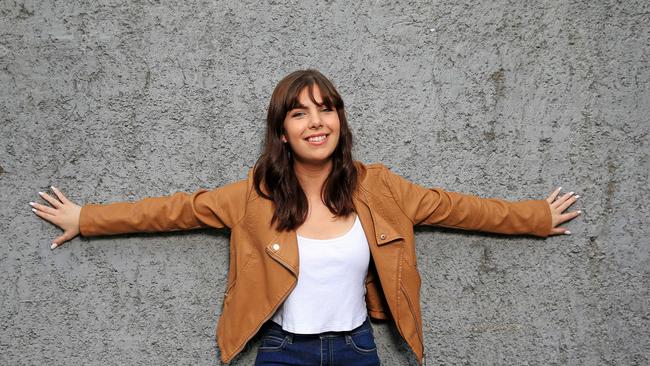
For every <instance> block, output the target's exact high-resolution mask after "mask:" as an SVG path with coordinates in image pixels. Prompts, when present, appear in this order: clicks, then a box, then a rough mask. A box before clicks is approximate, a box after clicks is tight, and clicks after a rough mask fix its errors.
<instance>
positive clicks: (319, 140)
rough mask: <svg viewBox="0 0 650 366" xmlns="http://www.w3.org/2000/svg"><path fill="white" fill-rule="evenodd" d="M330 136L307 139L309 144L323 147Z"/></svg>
mask: <svg viewBox="0 0 650 366" xmlns="http://www.w3.org/2000/svg"><path fill="white" fill-rule="evenodd" d="M328 136H329V135H318V136H312V137H308V138H306V140H307V142H309V143H310V144H311V145H322V144H324V143H325V140H327V137H328Z"/></svg>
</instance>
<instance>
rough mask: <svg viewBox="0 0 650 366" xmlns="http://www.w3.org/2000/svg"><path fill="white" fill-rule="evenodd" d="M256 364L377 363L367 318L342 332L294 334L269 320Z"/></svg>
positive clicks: (372, 365) (319, 365)
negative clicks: (353, 327) (358, 324)
mask: <svg viewBox="0 0 650 366" xmlns="http://www.w3.org/2000/svg"><path fill="white" fill-rule="evenodd" d="M260 332H261V335H262V342H261V343H260V346H259V348H258V350H257V358H256V359H255V365H256V366H280V365H283V366H284V365H295V366H312V365H313V366H377V365H379V356H378V355H377V346H376V345H375V338H374V336H373V330H372V326H371V325H370V321H369V320H368V318H366V320H365V321H364V322H363V324H361V325H360V326H358V327H357V328H355V329H352V330H350V331H345V332H325V333H319V334H295V333H291V332H287V331H285V330H283V329H282V327H281V326H280V325H278V324H276V323H275V322H273V321H271V320H269V321H268V322H266V323H265V324H264V325H263V326H262V328H261V330H260Z"/></svg>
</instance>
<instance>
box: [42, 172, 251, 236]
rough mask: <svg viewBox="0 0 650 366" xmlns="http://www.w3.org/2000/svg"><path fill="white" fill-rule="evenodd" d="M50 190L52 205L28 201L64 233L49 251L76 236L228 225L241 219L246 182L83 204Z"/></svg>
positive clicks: (43, 195) (45, 197) (49, 197)
mask: <svg viewBox="0 0 650 366" xmlns="http://www.w3.org/2000/svg"><path fill="white" fill-rule="evenodd" d="M53 191H54V193H55V194H56V196H57V198H58V200H57V199H56V198H54V197H51V196H49V195H47V194H41V196H42V197H43V198H44V199H45V200H47V201H48V202H49V203H50V204H51V205H52V206H53V207H49V206H46V205H41V204H37V203H30V204H32V206H33V207H34V212H35V213H36V214H37V215H38V216H40V217H42V218H43V219H45V220H48V221H50V222H52V223H53V224H55V225H57V226H59V227H60V228H62V229H63V230H64V233H63V235H61V236H60V237H58V238H56V239H55V240H54V241H53V246H52V249H54V248H56V247H57V246H59V245H61V244H63V243H64V242H65V241H68V240H71V239H72V238H74V237H75V236H77V235H79V234H81V235H83V236H97V235H112V234H124V233H136V232H167V231H177V230H189V229H195V228H203V227H213V228H223V227H232V226H233V225H235V224H236V223H237V222H238V220H239V219H240V218H241V217H243V215H244V210H245V202H246V181H245V180H242V181H238V182H235V183H231V184H228V185H225V186H223V187H219V188H216V189H213V190H207V189H200V190H198V191H196V192H194V193H184V192H177V193H175V194H173V195H170V196H162V197H147V198H144V199H141V200H139V201H135V202H115V203H109V204H87V205H84V206H83V207H80V206H79V205H76V204H75V203H73V202H71V201H70V200H68V199H67V198H66V197H65V196H64V195H63V193H61V192H60V191H59V190H58V189H54V188H53Z"/></svg>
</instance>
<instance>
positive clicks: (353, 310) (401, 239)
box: [30, 70, 580, 365]
mask: <svg viewBox="0 0 650 366" xmlns="http://www.w3.org/2000/svg"><path fill="white" fill-rule="evenodd" d="M52 191H53V192H54V195H55V196H56V197H53V196H51V195H48V194H46V193H42V192H39V193H40V194H41V197H43V198H44V199H45V200H46V201H47V202H49V203H50V204H51V206H48V205H43V204H37V203H33V202H30V204H31V205H32V206H33V210H34V212H35V213H36V214H37V215H38V216H40V217H41V218H43V219H45V220H48V221H50V222H52V223H54V224H56V225H57V226H59V227H61V228H62V229H63V230H64V233H63V234H62V235H61V236H59V237H58V238H56V239H55V240H54V242H53V244H52V249H54V248H56V247H59V246H61V245H62V244H63V243H64V242H66V241H68V240H71V239H72V238H74V237H75V236H76V235H78V234H81V235H83V236H95V235H110V234H119V233H133V232H161V231H175V230H188V229H194V228H204V227H212V228H228V229H230V231H231V240H230V251H231V255H230V266H229V272H228V283H227V285H226V292H225V297H224V304H223V309H222V312H221V316H220V318H219V323H218V326H217V341H218V344H219V348H220V350H221V358H222V360H223V361H224V362H230V360H232V359H233V357H235V356H236V355H237V354H238V353H239V352H241V350H242V349H243V347H244V346H245V345H246V343H247V342H248V341H249V340H250V339H251V338H252V337H253V336H255V335H256V334H258V333H261V335H262V340H261V343H260V347H259V349H258V354H257V359H256V364H257V365H378V364H379V358H378V356H377V350H376V346H375V342H374V338H373V330H372V327H371V325H370V323H369V321H368V316H370V317H373V318H376V319H388V318H392V319H393V320H394V321H395V325H396V327H397V329H398V330H399V332H400V334H401V335H402V337H403V338H404V339H405V340H406V342H407V343H408V344H409V346H410V347H411V349H412V350H413V352H414V353H415V355H416V357H417V359H418V362H420V363H423V359H424V341H423V332H422V319H421V314H420V298H419V291H420V276H419V273H418V270H417V267H416V255H415V244H414V235H413V226H414V225H438V226H443V227H452V228H458V229H464V230H478V231H487V232H493V233H502V234H531V235H536V236H540V237H547V236H548V235H555V234H569V231H568V230H567V229H566V228H563V227H559V225H560V224H562V223H563V222H565V221H567V220H570V219H572V218H574V217H576V216H577V215H578V214H580V211H574V212H566V213H565V211H566V210H567V208H568V207H569V206H571V204H573V203H574V202H575V201H576V199H577V198H578V196H577V195H574V194H573V192H569V193H566V194H564V195H561V196H560V188H558V189H556V190H555V191H554V192H553V193H551V194H550V196H549V197H548V198H546V199H545V200H528V201H518V202H509V201H504V200H498V199H484V198H479V197H476V196H471V195H464V194H460V193H455V192H447V191H444V190H442V189H440V188H431V189H427V188H424V187H421V186H419V185H417V184H414V183H411V182H409V181H407V180H405V179H403V178H402V177H400V176H398V175H396V174H394V173H392V172H391V171H390V170H389V169H387V168H386V167H384V166H383V165H381V164H370V165H365V164H363V163H361V162H358V161H354V160H353V158H352V134H351V132H350V129H349V127H348V123H347V119H346V114H345V108H344V104H343V100H342V99H341V97H340V95H339V94H338V92H337V91H336V89H335V88H334V86H333V85H332V83H331V82H330V81H329V80H328V79H327V78H326V77H325V76H323V75H322V74H321V73H319V72H318V71H316V70H300V71H296V72H293V73H291V74H290V75H288V76H286V77H285V78H284V79H282V80H281V81H280V82H279V84H278V85H277V86H276V88H275V90H274V91H273V95H272V96H271V102H270V104H269V109H268V116H267V130H266V138H265V143H264V151H263V152H262V155H261V156H260V158H259V159H258V161H257V163H256V164H255V167H254V168H252V169H251V170H250V171H249V173H248V177H247V178H246V179H244V180H241V181H238V182H234V183H231V184H228V185H225V186H223V187H219V188H216V189H213V190H206V189H202V190H199V191H197V192H194V193H191V194H188V193H182V192H178V193H175V194H173V195H171V196H165V197H150V198H145V199H142V200H140V201H137V202H118V203H112V204H106V205H97V204H88V205H85V206H83V207H80V206H78V205H76V204H74V203H73V202H71V201H70V200H68V199H67V198H66V197H65V196H64V195H63V193H62V192H61V191H59V190H58V189H56V188H54V187H52Z"/></svg>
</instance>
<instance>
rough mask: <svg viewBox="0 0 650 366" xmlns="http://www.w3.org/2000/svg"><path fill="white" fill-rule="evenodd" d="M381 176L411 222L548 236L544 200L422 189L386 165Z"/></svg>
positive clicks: (549, 229) (547, 219) (547, 221)
mask: <svg viewBox="0 0 650 366" xmlns="http://www.w3.org/2000/svg"><path fill="white" fill-rule="evenodd" d="M384 179H385V181H386V184H387V185H388V187H389V189H390V191H391V194H392V196H393V198H394V199H395V201H396V202H397V204H398V206H400V208H401V209H402V211H403V212H404V214H405V215H407V216H408V217H409V218H410V219H411V221H412V222H413V224H414V225H436V226H442V227H449V228H455V229H463V230H476V231H485V232H491V233H499V234H531V235H535V236H540V237H547V236H548V235H549V234H550V231H551V209H550V205H549V204H548V202H546V201H545V200H526V201H506V200H501V199H495V198H480V197H477V196H473V195H468V194H462V193H457V192H447V191H445V190H443V189H441V188H424V187H422V186H419V185H417V184H415V183H412V182H410V181H408V180H406V179H404V178H402V177H401V176H399V175H397V174H395V173H393V172H391V171H390V170H389V169H388V168H386V169H385V170H384Z"/></svg>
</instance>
